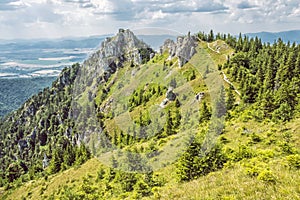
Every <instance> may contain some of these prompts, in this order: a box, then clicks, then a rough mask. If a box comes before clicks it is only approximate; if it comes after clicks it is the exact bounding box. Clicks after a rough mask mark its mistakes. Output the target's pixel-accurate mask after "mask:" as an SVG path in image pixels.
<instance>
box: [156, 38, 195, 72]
mask: <svg viewBox="0 0 300 200" xmlns="http://www.w3.org/2000/svg"><path fill="white" fill-rule="evenodd" d="M196 46H197V39H196V37H195V36H191V35H190V33H189V34H188V35H187V36H179V37H177V42H176V43H175V42H174V41H173V40H170V39H168V40H166V41H165V42H164V45H163V46H161V47H160V53H163V52H164V51H168V53H169V55H170V56H169V59H172V58H173V57H175V56H176V57H177V58H178V65H179V67H182V66H183V65H184V64H185V63H187V62H188V61H189V60H190V59H191V58H192V56H193V55H194V54H195V53H196V50H195V48H196Z"/></svg>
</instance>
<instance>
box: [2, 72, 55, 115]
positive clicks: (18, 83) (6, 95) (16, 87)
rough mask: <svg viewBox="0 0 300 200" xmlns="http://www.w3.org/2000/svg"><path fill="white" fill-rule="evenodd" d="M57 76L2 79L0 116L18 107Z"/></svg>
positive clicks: (47, 85)
mask: <svg viewBox="0 0 300 200" xmlns="http://www.w3.org/2000/svg"><path fill="white" fill-rule="evenodd" d="M55 79H56V77H35V78H12V79H10V78H8V79H3V78H1V79H0V85H1V91H0V117H1V116H5V115H7V114H8V113H10V112H12V111H13V110H16V109H18V108H19V107H20V106H21V105H22V103H23V102H25V101H26V100H27V99H29V98H30V97H31V96H33V95H34V94H36V93H38V92H40V91H42V90H43V89H44V88H46V87H49V86H50V85H51V82H53V81H54V80H55Z"/></svg>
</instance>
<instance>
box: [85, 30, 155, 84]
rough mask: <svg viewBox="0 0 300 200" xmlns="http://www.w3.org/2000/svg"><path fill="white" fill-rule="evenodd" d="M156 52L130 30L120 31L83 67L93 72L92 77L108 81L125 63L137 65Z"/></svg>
mask: <svg viewBox="0 0 300 200" xmlns="http://www.w3.org/2000/svg"><path fill="white" fill-rule="evenodd" d="M153 52H154V51H153V50H152V49H151V48H150V47H149V45H147V44H146V43H144V42H143V41H141V40H139V39H138V38H137V37H136V36H135V35H134V33H133V32H132V31H130V30H129V29H119V32H118V33H117V34H116V35H115V36H114V37H108V38H106V39H105V40H104V41H103V42H102V44H101V45H100V49H99V50H98V51H97V52H95V53H94V54H92V55H91V56H90V58H89V59H87V60H86V61H85V62H84V63H83V66H84V67H87V68H89V69H91V70H89V71H91V72H93V73H92V74H90V75H91V77H99V76H103V79H102V80H104V79H107V78H108V77H109V76H110V74H112V73H114V72H115V71H116V70H117V69H118V68H119V67H122V65H123V63H124V62H125V61H127V62H131V63H133V64H135V65H139V64H141V63H142V62H143V61H145V60H149V59H150V55H151V53H153Z"/></svg>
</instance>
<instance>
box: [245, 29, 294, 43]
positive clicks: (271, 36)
mask: <svg viewBox="0 0 300 200" xmlns="http://www.w3.org/2000/svg"><path fill="white" fill-rule="evenodd" d="M245 35H248V36H250V37H255V36H257V37H259V38H261V40H262V41H263V42H270V43H273V42H274V41H275V40H277V39H278V38H281V39H282V40H283V41H284V42H288V41H290V42H296V43H300V30H292V31H282V32H258V33H246V34H245Z"/></svg>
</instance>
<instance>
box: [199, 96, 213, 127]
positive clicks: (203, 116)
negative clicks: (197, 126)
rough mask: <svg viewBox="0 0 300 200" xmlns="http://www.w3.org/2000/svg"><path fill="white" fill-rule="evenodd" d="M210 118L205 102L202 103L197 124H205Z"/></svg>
mask: <svg viewBox="0 0 300 200" xmlns="http://www.w3.org/2000/svg"><path fill="white" fill-rule="evenodd" d="M210 117H211V112H210V110H209V108H208V106H207V104H206V102H205V101H204V102H203V103H202V106H201V108H200V117H199V122H200V123H203V122H206V121H208V120H209V119H210Z"/></svg>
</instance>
